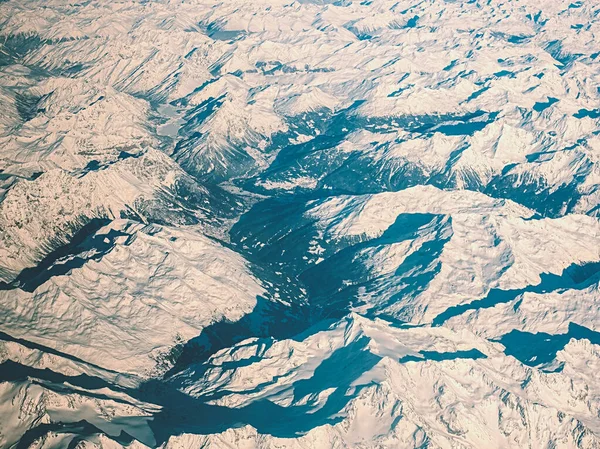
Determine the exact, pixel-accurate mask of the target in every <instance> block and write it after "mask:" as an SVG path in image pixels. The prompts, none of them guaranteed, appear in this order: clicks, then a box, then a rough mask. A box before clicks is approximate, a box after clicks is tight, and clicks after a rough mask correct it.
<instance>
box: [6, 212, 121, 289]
mask: <svg viewBox="0 0 600 449" xmlns="http://www.w3.org/2000/svg"><path fill="white" fill-rule="evenodd" d="M108 223H110V220H108V219H102V218H94V219H92V220H90V221H89V222H88V223H87V224H86V225H85V226H83V227H82V228H81V229H80V230H79V231H77V232H76V233H75V235H74V236H73V238H72V239H71V241H70V242H69V243H68V244H66V245H63V246H60V247H59V248H58V249H56V250H54V251H52V252H50V253H49V254H48V255H47V256H46V257H44V258H43V259H42V260H41V261H40V262H39V263H38V264H37V265H36V266H35V267H32V268H25V269H24V270H23V271H21V273H19V275H18V276H17V278H16V279H15V280H14V281H13V282H12V283H11V284H6V283H2V284H0V290H10V289H14V288H19V289H21V290H24V291H26V292H33V291H35V289H36V288H38V287H39V286H40V285H42V284H44V283H45V282H46V281H48V280H49V279H50V278H52V277H54V276H61V275H64V274H67V273H68V272H70V271H71V270H73V269H75V268H81V267H82V266H83V265H85V264H86V263H87V262H88V261H90V260H99V259H101V258H102V257H103V256H104V255H105V254H107V253H108V252H110V251H111V250H112V249H113V248H114V246H115V243H116V239H117V238H118V237H122V236H127V237H129V234H126V233H124V232H122V231H118V230H114V229H110V230H109V231H108V232H107V233H105V234H97V231H98V230H100V229H101V228H102V227H104V226H106V225H107V224H108Z"/></svg>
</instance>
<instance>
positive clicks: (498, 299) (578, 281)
mask: <svg viewBox="0 0 600 449" xmlns="http://www.w3.org/2000/svg"><path fill="white" fill-rule="evenodd" d="M540 279H541V280H540V283H539V284H537V285H529V286H527V287H525V288H519V289H514V290H501V289H492V290H490V291H489V292H488V294H487V296H486V297H485V298H482V299H477V300H475V301H471V302H469V303H467V304H460V305H458V306H452V307H449V308H448V309H446V310H445V311H444V312H442V313H440V314H439V315H438V316H436V317H435V318H434V319H433V321H432V325H433V326H441V325H442V324H444V323H445V322H446V321H448V320H449V319H450V318H453V317H456V316H459V315H462V314H463V313H465V312H467V311H468V310H477V309H486V308H491V307H494V306H495V305H496V304H503V303H507V302H510V301H512V300H514V299H516V298H517V297H518V296H520V295H522V294H523V293H549V292H553V291H557V290H562V289H576V290H583V289H585V288H587V287H589V286H590V285H592V284H594V283H596V282H598V280H599V279H600V262H590V263H586V264H583V265H578V264H572V265H570V266H568V267H567V268H565V269H564V270H563V272H562V273H561V274H549V273H542V274H540Z"/></svg>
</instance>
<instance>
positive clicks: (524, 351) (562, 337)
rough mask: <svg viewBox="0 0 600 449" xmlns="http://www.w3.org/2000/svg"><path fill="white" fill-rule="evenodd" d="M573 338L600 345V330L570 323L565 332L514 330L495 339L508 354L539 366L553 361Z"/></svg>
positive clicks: (522, 361) (524, 362)
mask: <svg viewBox="0 0 600 449" xmlns="http://www.w3.org/2000/svg"><path fill="white" fill-rule="evenodd" d="M571 339H575V340H582V339H585V340H589V341H590V342H591V343H593V344H595V345H600V332H595V331H593V330H590V329H588V328H587V327H584V326H580V325H578V324H575V323H569V329H568V330H567V332H566V333H564V334H547V333H545V332H538V333H531V332H522V331H519V330H512V331H511V332H509V333H508V334H505V335H503V336H501V337H500V338H498V339H497V340H495V341H498V342H500V343H502V344H503V345H504V346H505V348H506V349H505V350H504V353H505V354H506V355H510V356H513V357H514V358H516V359H517V360H519V361H520V362H521V363H523V364H525V365H528V366H539V365H543V364H545V363H549V362H551V361H553V360H554V359H555V358H556V353H557V352H558V351H561V350H563V349H564V348H565V346H566V345H567V343H569V341H570V340H571Z"/></svg>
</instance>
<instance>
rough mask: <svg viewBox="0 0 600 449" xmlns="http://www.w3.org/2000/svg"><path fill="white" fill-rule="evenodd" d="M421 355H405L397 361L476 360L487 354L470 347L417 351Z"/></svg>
mask: <svg viewBox="0 0 600 449" xmlns="http://www.w3.org/2000/svg"><path fill="white" fill-rule="evenodd" d="M419 354H421V357H418V356H415V355H406V356H404V357H402V358H401V359H400V360H399V362H400V363H406V362H425V361H428V360H432V361H435V362H442V361H444V360H457V359H466V360H477V359H485V358H487V356H486V355H485V354H484V353H482V352H481V351H479V350H478V349H470V350H468V351H455V352H438V351H419Z"/></svg>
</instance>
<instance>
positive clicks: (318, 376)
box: [140, 337, 381, 444]
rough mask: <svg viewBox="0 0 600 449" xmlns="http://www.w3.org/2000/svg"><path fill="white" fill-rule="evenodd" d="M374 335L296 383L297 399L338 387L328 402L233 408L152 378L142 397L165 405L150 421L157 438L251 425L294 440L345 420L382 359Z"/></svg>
mask: <svg viewBox="0 0 600 449" xmlns="http://www.w3.org/2000/svg"><path fill="white" fill-rule="evenodd" d="M368 342H369V339H368V338H366V337H362V338H360V339H358V340H356V341H354V342H353V343H350V344H349V345H347V346H345V347H342V348H340V349H338V350H336V351H335V352H333V353H332V355H331V356H330V357H329V358H328V359H326V360H324V361H323V362H322V363H321V364H320V365H319V366H318V367H317V368H316V370H315V371H314V373H313V375H312V376H311V377H310V378H309V379H302V380H298V381H296V382H294V383H293V384H292V385H291V387H292V388H293V389H294V400H295V401H298V400H300V399H302V398H304V397H306V396H309V395H318V394H319V393H321V392H322V391H324V390H325V389H327V388H333V387H335V390H334V391H333V392H332V393H331V394H330V395H329V396H328V397H327V399H326V400H325V403H324V404H319V405H317V404H314V403H312V402H311V400H310V399H309V400H308V401H307V402H306V403H304V402H303V403H302V405H293V404H292V405H290V406H287V407H284V406H281V405H278V404H276V403H274V402H272V401H270V400H268V399H259V400H256V401H254V402H252V403H250V404H248V405H245V406H241V407H237V408H229V407H224V406H219V405H211V404H207V403H205V402H202V401H200V400H198V399H195V398H192V397H190V396H188V395H185V394H184V393H181V392H180V391H178V390H176V389H175V388H173V387H172V386H171V385H169V384H168V383H166V382H160V381H156V380H151V381H149V382H147V383H146V384H144V386H143V387H142V388H141V390H140V391H141V393H142V398H143V399H144V400H149V401H150V402H153V403H156V404H160V405H161V406H162V407H163V410H162V411H161V412H160V413H159V414H158V415H156V416H155V418H154V420H153V421H152V422H151V423H150V425H151V427H152V430H153V432H154V435H155V437H156V440H157V442H158V443H159V444H160V443H161V442H164V441H166V440H167V439H168V438H169V437H170V436H171V435H177V434H182V433H195V434H212V433H219V432H223V431H225V430H227V429H230V428H235V427H241V426H244V425H247V424H249V425H251V426H253V427H255V428H256V429H257V430H258V432H259V433H263V434H269V435H273V436H276V437H281V438H292V437H296V436H298V435H301V434H303V433H306V432H308V431H309V430H311V429H313V428H315V427H318V426H322V425H325V424H335V423H336V422H339V421H341V419H342V416H341V415H340V411H342V409H343V408H344V407H345V406H346V405H347V404H348V402H349V401H350V400H351V399H352V398H354V397H356V396H357V395H358V393H359V392H360V388H361V387H360V386H359V387H356V388H351V386H352V384H353V383H354V382H355V381H356V380H357V379H358V378H360V376H361V375H362V374H363V373H365V372H367V371H369V370H370V369H372V368H373V367H374V366H375V365H376V364H377V363H378V362H379V360H380V359H381V358H380V357H379V356H377V355H375V354H373V353H371V352H370V351H368V349H367V345H368Z"/></svg>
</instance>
